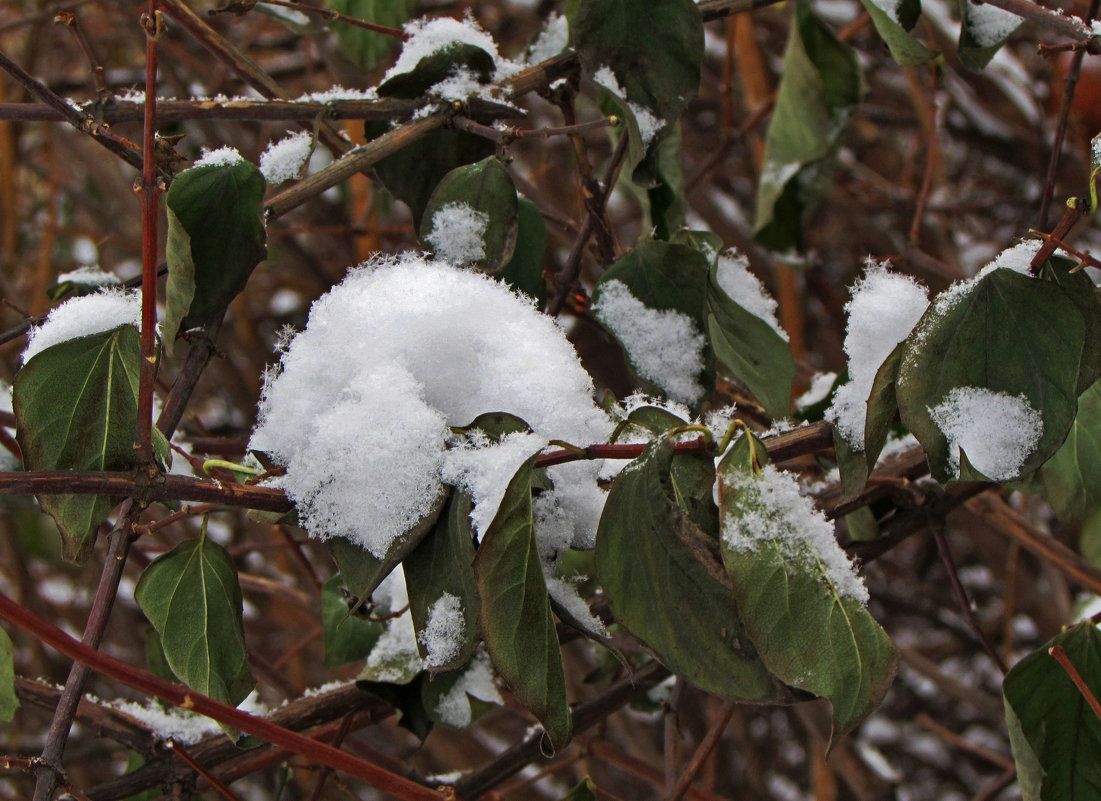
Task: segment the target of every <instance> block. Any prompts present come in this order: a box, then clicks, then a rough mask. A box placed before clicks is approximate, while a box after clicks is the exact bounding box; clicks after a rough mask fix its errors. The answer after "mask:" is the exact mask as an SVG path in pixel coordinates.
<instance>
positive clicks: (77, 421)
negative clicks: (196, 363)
mask: <svg viewBox="0 0 1101 801" xmlns="http://www.w3.org/2000/svg"><path fill="white" fill-rule="evenodd" d="M140 359H141V341H140V339H139V337H138V332H137V329H135V328H134V327H133V326H130V325H124V326H120V327H119V328H114V329H112V330H110V331H104V332H102V333H99V334H93V335H91V336H86V337H80V338H79V339H71V340H68V341H66V342H61V343H59V344H57V345H54V346H53V347H50V348H47V349H45V350H43V351H41V352H40V353H38V354H36V355H35V356H33V357H32V358H31V360H30V361H28V362H27V363H26V364H25V365H24V366H23V369H22V370H20V371H19V372H18V373H17V374H16V376H15V384H14V388H13V394H12V405H13V407H14V409H15V417H16V421H17V426H18V431H17V438H18V440H19V446H20V447H21V448H22V449H23V465H24V467H25V469H27V470H129V469H131V468H132V467H133V466H134V464H135V453H134V438H135V436H136V433H137V421H138V411H137V408H138V364H139V361H140ZM120 500H121V499H120V498H109V497H104V496H99V495H40V496H38V502H39V503H40V504H41V505H42V508H43V509H44V510H45V511H46V512H47V513H48V514H49V515H50V517H52V518H53V519H54V521H55V522H56V523H57V527H58V530H59V531H60V532H61V537H62V543H63V553H64V556H65V559H67V560H69V561H72V562H83V561H84V560H86V559H87V558H88V556H89V555H90V554H91V552H92V548H93V547H94V546H95V542H96V533H97V531H98V530H99V525H100V523H102V522H103V521H104V520H106V519H107V515H108V514H110V512H111V510H112V509H113V508H114V507H115V506H116V505H117V504H118V503H119V501H120Z"/></svg>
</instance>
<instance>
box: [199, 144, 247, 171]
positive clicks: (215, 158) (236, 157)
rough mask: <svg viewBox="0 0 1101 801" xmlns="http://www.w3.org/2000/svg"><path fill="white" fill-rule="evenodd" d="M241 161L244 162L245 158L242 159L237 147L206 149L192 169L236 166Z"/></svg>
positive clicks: (227, 146)
mask: <svg viewBox="0 0 1101 801" xmlns="http://www.w3.org/2000/svg"><path fill="white" fill-rule="evenodd" d="M239 161H244V158H242V157H241V154H240V153H239V152H238V151H237V148H235V147H230V146H229V145H226V146H225V147H220V148H218V149H217V150H210V149H209V148H205V147H204V148H203V151H202V153H201V154H200V155H199V158H198V159H197V160H196V161H195V163H194V164H192V165H191V169H195V168H196V167H222V166H225V165H227V164H236V163H237V162H239Z"/></svg>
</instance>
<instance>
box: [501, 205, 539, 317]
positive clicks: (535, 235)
mask: <svg viewBox="0 0 1101 801" xmlns="http://www.w3.org/2000/svg"><path fill="white" fill-rule="evenodd" d="M517 211H518V215H517V225H518V227H517V232H516V250H515V251H514V252H513V254H512V261H510V262H509V263H508V266H507V267H505V269H504V270H502V271H501V274H500V275H499V276H498V278H500V279H501V280H502V281H504V282H505V283H506V284H508V285H509V286H511V287H512V288H513V289H515V290H517V291H519V292H523V293H524V294H526V295H528V296H529V297H531V298H534V299H535V302H536V304H537V305H538V307H539V309H540V310H542V309H545V308H546V306H547V282H546V279H544V278H543V254H544V253H545V252H546V249H547V224H546V222H544V221H543V214H542V212H540V211H539V207H538V206H536V205H535V204H534V203H532V202H531V201H530V200H528V199H527V198H526V197H521V198H520V199H519V205H518V207H517Z"/></svg>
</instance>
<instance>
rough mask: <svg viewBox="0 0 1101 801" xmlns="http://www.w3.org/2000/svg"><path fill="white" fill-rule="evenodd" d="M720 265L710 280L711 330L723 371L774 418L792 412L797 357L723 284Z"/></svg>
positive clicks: (709, 334) (783, 341)
mask: <svg viewBox="0 0 1101 801" xmlns="http://www.w3.org/2000/svg"><path fill="white" fill-rule="evenodd" d="M717 270H718V265H715V266H712V268H711V270H710V271H709V273H708V281H707V305H706V310H707V311H706V313H707V334H708V338H709V339H710V340H711V347H712V348H714V349H715V357H716V359H717V360H718V362H719V365H720V366H721V368H722V369H723V372H725V373H727V374H729V375H730V376H731V377H732V378H735V379H736V380H738V381H740V382H741V383H742V384H745V386H746V388H747V389H748V390H749V391H750V392H752V393H753V395H754V397H756V398H757V400H759V401H760V402H761V405H762V406H764V407H765V411H767V412H768V413H769V415H770V416H771V417H773V418H776V419H780V418H783V417H787V416H788V415H789V414H790V413H791V384H792V381H794V380H795V359H794V358H793V357H792V355H791V346H790V345H789V344H788V343H787V342H786V341H785V340H784V339H783V337H781V336H780V335H779V334H778V333H776V330H775V329H774V328H773V327H772V326H771V325H769V324H768V323H766V322H765V321H764V320H762V319H761V318H760V317H758V316H757V315H755V314H751V313H750V312H748V311H746V310H745V309H743V308H742V307H741V306H739V305H738V304H737V303H736V302H734V300H733V299H732V298H731V297H730V296H729V295H727V294H726V292H724V291H723V289H722V287H720V286H719V282H718V278H717V277H716V276H717Z"/></svg>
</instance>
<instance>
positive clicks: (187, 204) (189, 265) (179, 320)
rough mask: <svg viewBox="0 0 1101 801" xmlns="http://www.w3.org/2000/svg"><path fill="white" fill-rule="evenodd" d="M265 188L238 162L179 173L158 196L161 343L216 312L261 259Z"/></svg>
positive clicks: (251, 168) (264, 252)
mask: <svg viewBox="0 0 1101 801" xmlns="http://www.w3.org/2000/svg"><path fill="white" fill-rule="evenodd" d="M266 188H267V183H266V182H265V181H264V176H262V175H261V174H260V170H259V169H257V168H256V165H254V164H252V163H250V162H247V161H245V160H243V159H242V160H240V161H236V162H234V163H232V164H209V165H202V166H199V167H192V168H191V169H189V170H184V171H183V172H181V173H180V174H179V175H177V176H176V178H175V179H174V180H173V181H172V187H171V188H170V189H169V190H168V194H167V195H165V205H166V207H167V209H168V242H167V244H166V245H165V248H166V254H167V259H168V284H167V286H166V289H165V319H164V326H165V342H166V343H167V345H168V346H169V347H171V344H172V342H173V341H174V340H175V338H176V334H177V333H178V332H181V331H186V330H187V329H189V328H192V327H194V326H199V325H204V324H206V323H207V322H209V321H210V320H212V319H214V318H215V317H217V316H219V315H221V314H222V313H223V312H224V311H225V309H226V307H227V306H228V305H229V302H230V301H231V300H233V299H234V298H235V297H237V295H238V293H240V291H241V290H242V289H244V288H245V284H246V283H247V282H248V279H249V276H250V275H252V271H253V269H254V268H255V267H256V265H257V264H259V263H260V262H261V261H263V260H264V257H265V256H266V255H267V245H266V236H267V235H266V233H265V230H264V223H263V220H262V219H261V216H260V215H261V206H262V204H263V199H264V190H265V189H266Z"/></svg>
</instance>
